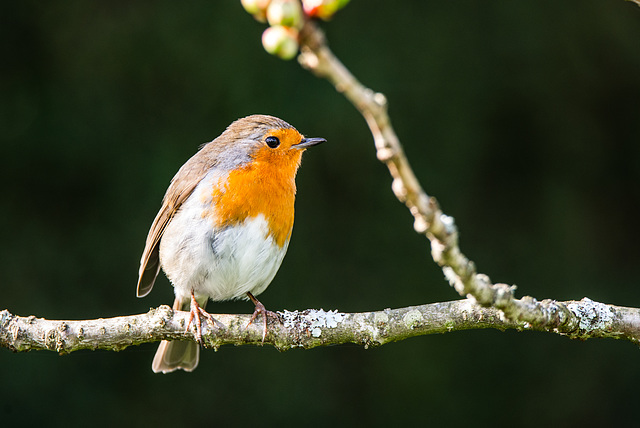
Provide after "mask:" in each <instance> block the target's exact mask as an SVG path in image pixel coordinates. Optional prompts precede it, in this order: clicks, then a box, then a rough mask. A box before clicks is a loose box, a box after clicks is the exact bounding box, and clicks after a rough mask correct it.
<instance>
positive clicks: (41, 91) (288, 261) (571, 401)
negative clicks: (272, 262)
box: [0, 0, 640, 426]
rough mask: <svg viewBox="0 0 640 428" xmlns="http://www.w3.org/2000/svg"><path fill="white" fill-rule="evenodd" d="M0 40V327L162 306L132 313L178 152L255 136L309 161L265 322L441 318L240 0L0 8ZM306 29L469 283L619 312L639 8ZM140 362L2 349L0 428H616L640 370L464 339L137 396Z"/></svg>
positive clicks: (609, 344)
mask: <svg viewBox="0 0 640 428" xmlns="http://www.w3.org/2000/svg"><path fill="white" fill-rule="evenodd" d="M0 17H1V18H0V19H1V22H0V36H1V37H0V46H1V48H0V49H1V51H0V55H1V58H2V60H1V63H2V66H1V70H2V75H1V80H0V88H1V89H0V90H1V96H0V153H1V155H0V156H1V159H2V164H1V167H0V179H1V183H2V190H1V195H2V202H1V209H0V236H1V237H2V240H1V245H0V272H1V277H2V293H1V297H0V309H2V308H8V309H9V310H10V311H12V312H13V313H16V314H19V315H29V314H34V315H36V316H39V317H46V318H51V319H84V318H98V317H110V316H117V315H125V314H134V313H141V312H145V311H147V310H148V308H149V307H152V306H157V305H160V304H162V303H171V301H172V290H171V287H170V286H169V284H168V282H167V281H166V279H165V278H164V277H162V279H161V280H160V281H159V282H158V283H157V286H156V288H155V289H154V291H153V293H152V294H151V295H150V296H149V297H147V298H145V299H143V300H140V299H136V298H135V285H136V280H137V270H138V263H139V258H140V254H141V252H142V249H143V246H144V240H145V238H146V235H147V231H148V228H149V226H150V224H151V221H152V219H153V217H154V215H155V214H156V212H157V209H158V208H159V206H160V201H161V198H162V195H163V194H164V191H165V189H166V187H167V184H168V182H169V180H170V179H171V177H172V176H173V174H174V173H175V172H176V171H177V169H178V168H179V167H180V165H182V163H183V162H184V161H185V160H186V159H188V158H189V157H190V156H191V155H192V154H193V153H194V152H195V151H196V149H197V147H198V146H199V145H200V144H201V143H203V142H206V141H209V140H211V139H213V138H214V137H216V136H217V135H218V134H219V133H220V132H221V131H222V130H223V129H224V128H225V127H226V126H227V125H228V124H229V123H230V122H231V121H233V120H235V119H237V118H239V117H242V116H245V115H248V114H252V113H267V114H273V115H276V116H280V117H282V118H283V119H285V120H287V121H289V122H290V123H292V124H293V125H294V126H296V127H297V128H298V129H299V130H300V131H301V132H303V133H304V134H306V135H308V136H322V137H325V138H327V140H328V141H329V143H328V144H326V145H323V146H320V147H318V148H316V149H314V150H310V151H309V152H308V153H307V154H306V155H305V159H304V162H303V167H302V169H301V171H300V174H299V176H298V188H299V197H298V201H297V206H296V209H297V218H296V226H295V230H294V233H293V239H292V241H291V245H290V247H289V254H288V255H287V257H286V258H285V261H284V263H283V265H282V268H281V269H280V272H279V274H278V275H277V277H276V279H275V280H274V282H273V283H272V285H271V287H270V288H269V289H268V291H267V292H266V293H264V294H263V295H262V296H261V300H262V301H263V302H264V303H265V304H266V306H267V307H268V308H270V309H272V310H282V309H285V308H286V309H289V310H293V309H305V308H320V307H322V308H324V309H326V310H328V309H340V310H341V311H345V312H351V311H368V310H379V309H383V308H386V307H392V308H395V307H402V306H408V305H417V304H422V303H428V302H437V301H444V300H452V299H456V298H457V295H456V294H455V292H454V291H453V290H452V289H451V288H450V287H449V286H448V285H447V284H446V282H445V281H444V279H443V275H442V273H441V271H440V270H439V269H438V268H437V267H436V266H435V265H434V264H433V263H432V262H431V260H430V256H429V247H428V242H427V241H426V239H424V238H423V237H420V236H418V235H416V234H415V233H414V232H413V229H412V218H411V216H410V215H409V213H408V212H407V210H406V208H405V207H404V206H402V205H401V204H399V203H398V202H397V201H396V200H395V198H394V196H393V194H392V193H391V191H390V178H389V175H388V173H387V171H386V169H385V167H384V166H383V165H381V164H380V163H379V162H378V161H377V160H376V157H375V152H374V148H373V144H372V138H371V135H370V134H369V132H368V129H367V127H366V125H365V123H364V120H363V119H362V118H361V117H360V116H359V115H358V113H357V112H356V111H355V109H354V108H353V107H352V106H351V105H350V104H348V103H347V101H346V100H345V99H343V98H342V97H341V96H340V95H339V94H338V93H337V92H336V91H335V90H334V89H333V88H332V87H331V86H330V85H329V84H328V83H326V82H324V81H321V80H318V79H316V78H315V77H313V76H312V75H310V74H309V73H308V72H306V71H304V70H302V69H301V68H300V67H299V66H298V65H297V63H296V62H295V61H291V62H284V61H280V60H278V59H276V58H275V57H271V56H269V55H268V54H266V53H265V52H264V51H263V49H262V47H261V44H260V35H261V32H262V31H263V29H264V26H263V25H261V24H259V23H257V22H255V21H254V20H253V19H252V18H251V17H250V16H249V15H247V14H246V13H245V12H244V11H243V10H242V8H241V6H240V2H239V1H228V2H216V1H191V2H175V1H155V2H150V1H138V2H126V1H89V2H87V1H68V2H35V1H24V2H4V3H3V5H2V6H1V9H0ZM322 26H323V27H324V28H325V29H326V31H327V34H328V37H329V40H330V43H331V46H332V48H333V49H334V51H335V53H336V54H337V55H338V56H339V57H340V58H341V59H342V60H343V62H344V63H345V64H346V65H347V66H348V67H349V68H350V69H351V70H352V71H353V72H354V73H355V74H356V76H358V77H359V78H360V79H361V81H362V82H363V83H365V84H366V85H368V86H370V87H372V88H374V89H375V90H379V91H381V92H384V93H385V94H386V95H387V96H388V98H389V101H390V114H391V117H392V120H393V123H394V126H395V128H396V131H397V133H398V134H399V136H400V138H401V140H402V142H403V143H404V146H405V149H406V152H407V154H408V156H409V157H410V159H411V162H412V165H413V167H414V168H415V171H416V174H417V175H418V177H419V179H420V180H421V182H422V184H423V186H424V187H425V189H426V190H427V192H429V193H430V194H432V195H435V196H437V197H438V198H439V200H440V203H441V205H442V207H443V209H444V211H445V212H446V213H447V214H450V215H452V216H454V217H455V218H456V221H457V224H458V226H459V229H460V234H461V246H462V249H463V251H464V252H465V253H466V254H467V255H468V256H469V257H470V258H471V259H473V260H474V261H475V262H476V263H477V265H478V267H479V270H480V271H481V272H484V273H487V274H488V275H490V277H491V278H492V279H493V280H494V281H500V282H507V283H515V284H517V285H518V286H519V288H518V293H519V295H523V294H529V295H533V296H536V297H538V298H548V297H550V298H556V299H562V300H564V299H580V298H582V297H583V296H588V297H590V298H591V299H593V300H597V301H602V302H606V303H613V304H618V305H623V306H634V307H638V306H640V284H639V281H638V260H640V248H639V247H638V238H640V226H639V222H638V219H639V218H640V208H639V207H640V191H639V187H638V185H639V184H640V144H639V143H640V44H639V41H640V8H638V7H637V6H635V5H634V4H632V3H630V2H625V1H622V0H617V1H614V0H610V1H604V0H589V1H587V0H583V1H572V0H521V1H517V2H516V1H495V0H493V1H491V0H487V1H428V2H391V1H370V0H367V1H353V2H352V4H350V5H349V6H347V8H346V9H345V10H344V11H342V12H341V13H339V15H338V16H337V17H336V18H335V19H334V20H333V21H332V22H329V23H326V24H323V25H322ZM208 309H209V310H210V311H211V312H213V313H216V312H229V313H237V312H240V313H248V312H250V311H251V310H252V309H253V307H252V305H251V304H250V303H247V302H235V303H218V304H210V305H209V307H208ZM155 348H156V346H155V345H153V344H149V345H145V346H140V347H135V348H129V349H127V350H125V351H123V352H120V353H110V352H101V351H100V352H88V351H87V352H78V353H74V354H72V355H69V356H64V357H60V356H58V355H56V354H54V353H51V352H31V353H27V354H12V353H11V352H9V351H7V350H0V379H1V380H0V385H1V392H0V420H1V421H2V422H1V424H2V425H3V426H10V425H16V424H19V425H21V426H24V425H25V423H26V424H27V425H32V424H46V425H48V426H52V425H71V426H74V425H83V426H87V425H96V426H103V425H104V426H128V425H134V424H136V425H138V426H145V425H146V426H148V425H149V424H150V423H154V424H155V425H156V426H187V425H189V426H202V425H201V424H202V423H205V424H207V425H208V424H210V423H211V424H213V423H217V424H218V425H219V426H229V425H246V426H249V425H252V426H272V425H275V424H280V425H293V424H295V425H305V426H307V425H311V426H321V425H329V426H354V425H356V424H358V425H360V424H368V425H374V426H382V425H385V424H392V425H393V426H398V425H401V424H402V425H406V424H408V423H410V422H418V423H420V424H421V426H424V425H428V424H430V425H432V426H456V425H458V426H462V425H468V424H472V423H473V424H474V425H478V426H485V425H489V424H495V425H498V426H500V425H503V426H540V425H543V424H544V425H548V424H552V425H554V426H590V425H595V424H597V423H607V424H610V423H614V422H616V423H621V422H624V421H627V422H628V423H630V422H631V421H636V422H637V415H638V413H637V411H638V407H637V406H638V402H639V401H638V400H639V399H640V389H639V388H638V385H639V382H640V352H639V350H638V348H637V347H636V346H634V345H632V344H631V343H628V342H622V341H614V340H591V341H588V342H579V341H570V340H567V339H565V338H562V337H560V336H556V335H552V334H542V333H516V332H504V333H501V332H497V331H489V330H487V331H472V332H458V333H452V334H448V335H439V336H427V337H420V338H414V339H410V340H406V341H403V342H401V343H396V344H390V345H386V346H383V347H381V348H378V349H370V350H364V349H361V348H360V347H357V346H339V347H331V348H326V349H314V350H310V351H302V350H299V351H290V352H286V353H278V352H277V351H275V350H273V349H272V348H270V347H265V348H264V349H261V348H257V347H242V348H234V347H224V348H222V349H220V350H219V352H217V353H214V352H212V351H205V352H204V353H203V354H204V355H203V357H202V359H201V364H200V367H199V368H198V369H197V371H196V372H194V373H192V374H186V373H177V374H173V375H166V376H162V375H154V374H153V373H152V372H151V369H150V364H151V359H152V356H153V353H154V352H155ZM551 421H553V422H551ZM389 426H391V425H389Z"/></svg>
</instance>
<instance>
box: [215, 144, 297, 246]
mask: <svg viewBox="0 0 640 428" xmlns="http://www.w3.org/2000/svg"><path fill="white" fill-rule="evenodd" d="M301 155H302V153H301V151H300V150H296V149H289V150H273V149H269V148H268V147H264V148H261V149H259V150H258V151H257V152H256V153H255V155H254V160H253V162H251V163H250V164H248V165H246V166H245V167H243V168H240V169H237V170H234V171H231V172H230V173H229V176H228V179H227V181H226V182H225V183H219V184H218V185H216V186H214V188H213V194H212V197H213V206H214V207H215V208H214V209H215V211H214V212H215V219H216V225H217V226H218V227H225V226H233V225H236V224H239V223H242V222H243V221H244V220H246V219H247V218H251V217H257V216H259V215H260V214H262V215H263V216H264V217H265V219H266V220H267V223H268V225H269V232H268V236H271V237H273V239H274V241H275V242H276V244H277V245H278V246H280V247H282V246H284V244H285V243H286V242H287V241H288V240H289V238H290V237H291V230H292V229H293V216H294V202H295V194H296V184H295V176H296V172H297V170H298V166H299V165H300V158H301Z"/></svg>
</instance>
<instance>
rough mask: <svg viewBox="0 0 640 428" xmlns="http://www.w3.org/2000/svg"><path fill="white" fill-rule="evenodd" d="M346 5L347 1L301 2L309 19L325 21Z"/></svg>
mask: <svg viewBox="0 0 640 428" xmlns="http://www.w3.org/2000/svg"><path fill="white" fill-rule="evenodd" d="M347 3H349V0H302V7H303V8H304V13H306V14H307V15H309V16H310V17H312V18H322V19H325V20H327V19H330V18H331V17H332V16H333V14H335V13H336V12H337V11H338V10H340V9H342V8H343V7H345V6H346V5H347Z"/></svg>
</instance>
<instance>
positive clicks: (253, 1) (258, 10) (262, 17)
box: [241, 0, 271, 22]
mask: <svg viewBox="0 0 640 428" xmlns="http://www.w3.org/2000/svg"><path fill="white" fill-rule="evenodd" d="M270 2H271V0H241V3H242V7H244V10H246V11H247V12H249V13H250V14H251V15H253V17H254V18H255V19H257V20H258V21H260V22H266V20H267V7H268V6H269V3H270Z"/></svg>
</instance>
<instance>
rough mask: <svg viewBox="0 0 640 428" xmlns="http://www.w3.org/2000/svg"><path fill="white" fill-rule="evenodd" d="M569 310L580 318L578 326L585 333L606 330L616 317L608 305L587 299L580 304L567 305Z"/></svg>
mask: <svg viewBox="0 0 640 428" xmlns="http://www.w3.org/2000/svg"><path fill="white" fill-rule="evenodd" d="M567 308H568V309H569V310H570V311H571V312H573V313H574V315H575V316H576V317H577V318H578V321H579V324H578V326H579V328H580V330H584V331H585V333H589V332H592V331H594V330H604V329H605V328H606V327H607V324H609V323H610V322H611V321H613V317H614V313H613V311H612V310H611V308H609V307H608V306H607V305H605V304H604V303H599V302H594V301H593V300H591V299H588V298H586V297H585V298H583V299H582V300H580V301H579V302H574V303H569V304H567Z"/></svg>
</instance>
